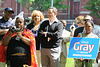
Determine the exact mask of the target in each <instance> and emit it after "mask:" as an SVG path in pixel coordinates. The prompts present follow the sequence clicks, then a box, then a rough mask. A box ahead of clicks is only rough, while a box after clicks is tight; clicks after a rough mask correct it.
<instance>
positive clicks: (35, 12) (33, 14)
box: [31, 10, 44, 21]
mask: <svg viewBox="0 0 100 67" xmlns="http://www.w3.org/2000/svg"><path fill="white" fill-rule="evenodd" d="M37 13H38V14H39V15H40V21H41V20H43V19H44V15H43V13H42V12H41V11H39V10H34V11H33V12H32V14H31V17H33V18H34V16H36V15H37Z"/></svg>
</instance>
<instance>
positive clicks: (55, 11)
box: [49, 7, 57, 13]
mask: <svg viewBox="0 0 100 67" xmlns="http://www.w3.org/2000/svg"><path fill="white" fill-rule="evenodd" d="M49 9H53V12H54V13H57V8H55V7H50V8H49Z"/></svg>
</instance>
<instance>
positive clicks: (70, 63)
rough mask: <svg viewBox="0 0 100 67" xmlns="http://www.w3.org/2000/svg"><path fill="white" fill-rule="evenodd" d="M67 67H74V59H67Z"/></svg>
mask: <svg viewBox="0 0 100 67" xmlns="http://www.w3.org/2000/svg"><path fill="white" fill-rule="evenodd" d="M66 67H74V59H73V58H67V62H66Z"/></svg>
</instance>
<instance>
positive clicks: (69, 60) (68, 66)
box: [66, 42, 74, 67]
mask: <svg viewBox="0 0 100 67" xmlns="http://www.w3.org/2000/svg"><path fill="white" fill-rule="evenodd" d="M69 45H70V42H68V43H67V49H68V48H69ZM67 53H68V52H67ZM66 61H67V62H66V67H74V59H73V58H67V59H66Z"/></svg>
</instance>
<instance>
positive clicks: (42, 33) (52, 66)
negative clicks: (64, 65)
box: [38, 7, 63, 67]
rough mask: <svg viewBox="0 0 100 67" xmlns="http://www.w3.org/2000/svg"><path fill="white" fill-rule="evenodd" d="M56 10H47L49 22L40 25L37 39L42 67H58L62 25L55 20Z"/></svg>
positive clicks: (53, 8)
mask: <svg viewBox="0 0 100 67" xmlns="http://www.w3.org/2000/svg"><path fill="white" fill-rule="evenodd" d="M56 15H57V9H56V8H55V7H51V8H49V10H48V18H49V20H45V21H43V22H42V24H41V25H40V29H39V33H38V35H39V38H40V41H41V47H42V48H41V62H42V67H59V57H60V52H61V48H60V45H61V35H62V32H63V24H62V23H61V22H60V21H58V19H57V18H56Z"/></svg>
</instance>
